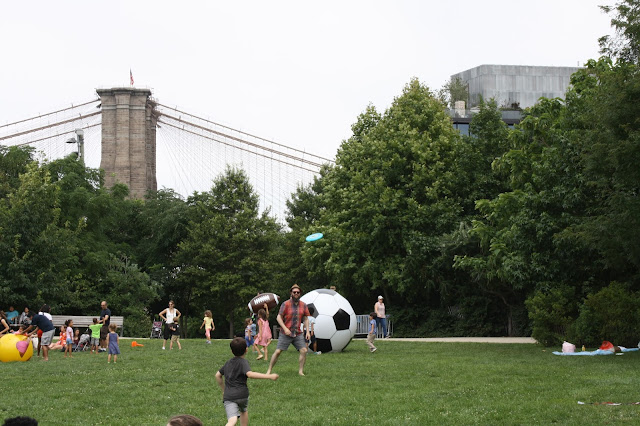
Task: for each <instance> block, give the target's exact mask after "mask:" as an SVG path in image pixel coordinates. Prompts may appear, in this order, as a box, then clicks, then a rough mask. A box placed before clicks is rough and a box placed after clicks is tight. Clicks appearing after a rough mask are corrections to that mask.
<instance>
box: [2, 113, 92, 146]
mask: <svg viewBox="0 0 640 426" xmlns="http://www.w3.org/2000/svg"><path fill="white" fill-rule="evenodd" d="M98 114H102V111H97V112H92V113H91V114H87V115H80V116H78V117H74V118H70V119H68V120H64V121H59V122H57V123H53V124H48V125H46V126H42V127H37V128H35V129H31V130H25V131H24V132H19V133H14V134H13V135H8V136H2V137H0V141H2V140H5V139H11V138H16V137H18V136H22V135H26V134H29V133H33V132H37V131H39V130H44V129H49V128H51V127H56V126H61V125H63V124H67V123H71V122H73V121H78V120H82V119H85V118H89V117H93V116H94V115H98Z"/></svg>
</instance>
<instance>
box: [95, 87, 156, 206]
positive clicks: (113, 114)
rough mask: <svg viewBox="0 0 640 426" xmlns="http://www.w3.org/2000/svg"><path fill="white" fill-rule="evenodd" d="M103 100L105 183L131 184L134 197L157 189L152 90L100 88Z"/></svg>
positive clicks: (102, 163)
mask: <svg viewBox="0 0 640 426" xmlns="http://www.w3.org/2000/svg"><path fill="white" fill-rule="evenodd" d="M97 93H98V96H100V99H101V100H102V160H101V162H100V168H101V169H103V170H104V171H105V184H106V187H107V188H111V187H112V186H113V185H114V184H115V183H123V184H125V185H127V186H128V187H129V194H130V197H131V198H144V196H145V194H146V192H147V191H148V190H152V191H155V190H156V189H157V186H158V184H157V181H156V124H157V114H156V110H155V102H154V101H153V100H152V99H151V90H148V89H135V88H126V87H119V88H113V89H98V90H97Z"/></svg>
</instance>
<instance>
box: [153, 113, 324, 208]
mask: <svg viewBox="0 0 640 426" xmlns="http://www.w3.org/2000/svg"><path fill="white" fill-rule="evenodd" d="M157 111H158V116H159V118H158V123H159V124H158V127H159V129H158V132H157V148H156V149H157V152H158V157H160V155H161V152H164V153H165V155H166V157H168V158H170V159H171V161H170V162H168V163H167V164H166V166H168V167H171V168H172V171H171V172H170V174H171V175H174V176H177V177H178V179H176V182H175V183H174V186H173V188H174V189H175V190H176V191H177V192H179V193H181V194H185V193H188V192H192V191H193V190H197V191H207V190H209V189H210V188H211V184H212V179H213V178H215V177H217V176H219V175H220V174H221V173H223V172H224V170H225V168H226V167H228V166H231V167H236V168H241V169H242V170H244V172H245V173H246V174H247V176H248V178H249V181H250V182H251V184H252V186H253V188H254V190H255V191H256V192H257V193H258V194H259V195H260V205H261V208H262V209H266V208H270V209H271V214H272V215H273V216H275V217H276V218H278V219H279V220H281V221H282V220H284V217H285V209H286V205H285V202H286V200H288V199H290V198H291V194H292V193H293V192H295V191H296V189H297V188H298V187H299V186H306V185H308V184H309V183H311V182H313V179H314V177H315V176H316V175H317V174H318V173H319V172H320V168H321V167H322V165H323V164H331V163H333V160H331V159H328V158H324V157H321V156H318V155H314V154H310V153H307V152H305V151H303V150H299V149H296V148H293V147H290V146H287V145H284V144H281V143H277V142H274V141H270V140H268V139H265V138H261V137H259V136H256V135H253V134H251V133H248V132H244V131H240V130H236V129H233V128H231V127H229V126H225V125H222V124H220V123H216V122H214V121H211V120H209V119H206V118H203V117H201V116H197V115H194V114H190V113H188V112H186V111H183V110H179V109H177V108H173V107H169V106H167V105H164V104H160V103H158V104H157ZM160 167H161V166H160V164H158V182H159V183H160V176H161V173H160Z"/></svg>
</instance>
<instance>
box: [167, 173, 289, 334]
mask: <svg viewBox="0 0 640 426" xmlns="http://www.w3.org/2000/svg"><path fill="white" fill-rule="evenodd" d="M188 203H189V204H191V205H192V209H193V211H192V213H191V216H190V217H191V218H192V219H191V221H190V222H189V225H188V235H187V237H186V238H185V239H184V240H183V241H182V242H181V243H180V244H179V249H178V253H177V260H178V262H179V265H180V266H179V267H178V269H179V272H178V283H180V285H181V288H180V289H181V297H182V300H184V301H185V302H186V304H187V305H188V306H189V307H190V309H192V310H196V312H197V315H200V314H201V311H204V309H212V310H214V312H222V313H224V315H225V316H226V320H227V321H228V323H229V336H233V334H234V327H235V326H238V325H239V323H240V320H242V319H243V317H239V315H240V314H242V313H243V312H246V303H247V301H249V300H251V298H252V297H253V296H255V295H256V293H257V292H258V291H259V290H261V289H263V288H265V287H268V286H269V282H270V280H271V279H272V277H270V276H268V275H266V274H265V269H264V265H265V264H267V263H268V262H269V255H270V253H271V250H272V249H273V245H274V244H276V243H277V241H278V238H277V235H278V232H279V226H278V225H277V224H276V222H275V220H274V219H272V218H271V217H269V215H268V212H264V213H262V214H260V213H259V203H258V196H257V195H256V194H255V193H254V191H253V188H252V187H251V184H250V183H249V181H248V178H247V176H246V175H245V174H244V172H242V171H241V170H236V169H227V170H226V172H225V174H224V175H223V176H221V177H219V178H217V179H216V180H215V181H214V183H213V187H212V188H211V190H210V191H209V192H206V193H199V194H198V193H196V194H194V196H192V197H190V198H189V200H188Z"/></svg>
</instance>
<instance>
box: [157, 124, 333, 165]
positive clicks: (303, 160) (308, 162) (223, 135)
mask: <svg viewBox="0 0 640 426" xmlns="http://www.w3.org/2000/svg"><path fill="white" fill-rule="evenodd" d="M162 115H163V116H164V117H168V118H171V119H172V120H175V121H177V122H180V123H183V124H186V125H189V126H192V127H196V128H198V129H202V130H205V131H207V132H211V133H214V134H216V135H219V136H222V137H224V138H228V139H232V140H235V141H237V142H240V143H244V144H247V145H251V146H253V147H256V148H259V149H262V150H265V151H268V152H273V153H275V154H278V155H280V156H283V157H288V158H291V159H293V160H297V161H300V162H302V163H307V164H309V165H312V166H316V167H322V164H320V163H315V162H313V161H310V160H306V159H304V158H300V157H296V156H295V155H291V154H287V153H285V152H281V151H278V150H275V149H273V148H267V147H264V146H262V145H259V144H256V143H253V142H249V141H246V140H244V139H240V138H236V137H235V136H230V135H227V134H225V133H222V132H218V131H217V130H213V129H209V128H207V127H204V126H200V125H198V124H195V123H191V122H189V121H186V120H182V119H181V118H176V117H173V116H171V115H168V114H162ZM164 123H165V124H167V123H166V122H164ZM218 142H220V141H218ZM231 146H233V145H231ZM250 152H251V151H250ZM299 152H302V151H299Z"/></svg>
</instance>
